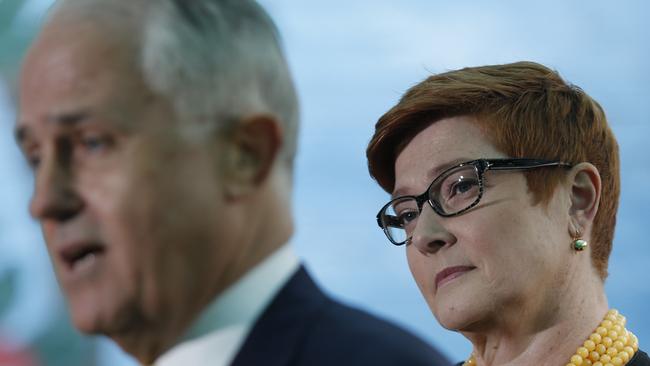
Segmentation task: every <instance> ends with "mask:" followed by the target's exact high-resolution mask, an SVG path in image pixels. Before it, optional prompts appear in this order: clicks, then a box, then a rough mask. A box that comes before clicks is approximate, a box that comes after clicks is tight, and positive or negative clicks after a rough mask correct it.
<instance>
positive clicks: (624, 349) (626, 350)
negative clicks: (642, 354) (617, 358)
mask: <svg viewBox="0 0 650 366" xmlns="http://www.w3.org/2000/svg"><path fill="white" fill-rule="evenodd" d="M623 351H625V352H626V353H627V354H628V355H629V356H630V357H632V355H633V354H634V348H632V347H631V346H625V347H623Z"/></svg>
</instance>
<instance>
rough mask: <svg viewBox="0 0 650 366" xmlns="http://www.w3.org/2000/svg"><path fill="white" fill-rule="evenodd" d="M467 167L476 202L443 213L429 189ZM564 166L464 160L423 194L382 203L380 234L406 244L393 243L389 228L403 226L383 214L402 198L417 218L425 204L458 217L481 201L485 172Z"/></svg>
mask: <svg viewBox="0 0 650 366" xmlns="http://www.w3.org/2000/svg"><path fill="white" fill-rule="evenodd" d="M467 166H473V167H474V169H475V171H476V176H477V177H478V185H479V193H478V195H477V196H476V199H475V200H474V202H472V203H471V204H469V205H468V206H467V207H465V208H463V209H460V210H458V211H455V212H445V211H444V210H443V208H442V206H441V205H440V203H439V202H437V201H436V200H434V199H433V197H432V195H431V187H433V186H434V185H436V184H437V183H438V181H439V180H440V179H444V178H446V177H447V176H448V175H449V173H450V172H451V171H453V170H457V169H461V168H465V167H467ZM556 166H558V167H565V168H571V167H572V165H571V164H568V163H564V162H561V161H557V160H541V159H476V160H471V161H467V162H464V163H460V164H458V165H455V166H452V167H450V168H448V169H445V170H444V171H443V172H442V173H440V174H439V175H438V176H437V177H436V178H435V179H434V180H433V181H432V182H431V184H429V187H428V188H427V190H426V191H424V193H422V194H420V195H417V196H410V195H407V196H399V197H395V198H393V199H392V200H390V201H389V202H388V203H387V204H385V205H384V206H383V207H382V208H381V210H379V212H378V213H377V224H378V225H379V227H380V228H381V229H382V230H383V231H384V234H386V237H387V238H388V240H390V242H391V243H393V244H395V245H403V244H405V243H408V242H409V241H410V239H411V238H410V237H408V238H407V239H406V240H404V241H401V242H397V241H395V240H394V239H393V238H392V236H391V235H390V232H389V228H390V227H394V228H397V229H402V230H404V229H403V225H402V224H401V223H400V221H399V219H398V218H397V217H396V216H393V215H389V214H387V211H388V209H389V208H390V207H391V206H392V205H393V204H394V203H395V202H397V201H403V200H405V199H413V200H415V202H416V204H417V207H418V215H419V214H420V213H421V212H422V206H423V205H424V203H425V202H428V203H429V206H431V208H432V209H433V211H434V212H435V213H437V214H438V215H440V216H442V217H452V216H458V215H462V214H463V213H465V212H467V211H468V210H470V209H472V208H473V207H474V206H476V205H478V203H479V202H480V201H481V198H482V197H483V192H484V184H483V182H484V178H483V177H484V175H485V172H487V171H488V170H527V169H535V168H544V167H556Z"/></svg>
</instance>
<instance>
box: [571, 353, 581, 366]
mask: <svg viewBox="0 0 650 366" xmlns="http://www.w3.org/2000/svg"><path fill="white" fill-rule="evenodd" d="M571 363H572V364H574V365H576V366H580V365H582V357H580V356H578V355H573V356H571Z"/></svg>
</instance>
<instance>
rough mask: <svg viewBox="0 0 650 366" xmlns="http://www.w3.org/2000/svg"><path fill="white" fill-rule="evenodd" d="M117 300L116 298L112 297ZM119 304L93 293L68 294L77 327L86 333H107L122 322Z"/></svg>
mask: <svg viewBox="0 0 650 366" xmlns="http://www.w3.org/2000/svg"><path fill="white" fill-rule="evenodd" d="M111 300H115V299H111ZM116 305H117V304H115V303H112V302H111V301H110V300H108V301H102V300H101V299H100V298H99V297H98V296H92V295H91V294H79V293H78V294H74V295H71V296H68V308H69V311H70V317H71V318H72V323H73V324H74V326H75V328H77V329H78V330H79V331H80V332H82V333H85V334H107V333H110V332H113V331H114V328H115V327H118V326H119V324H120V321H119V317H118V314H119V312H118V311H117V307H116Z"/></svg>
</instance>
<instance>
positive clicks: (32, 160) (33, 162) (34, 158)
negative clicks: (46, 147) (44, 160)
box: [27, 154, 41, 170]
mask: <svg viewBox="0 0 650 366" xmlns="http://www.w3.org/2000/svg"><path fill="white" fill-rule="evenodd" d="M27 164H28V165H29V167H30V168H32V170H35V169H36V168H38V166H39V165H40V164H41V157H40V156H39V155H36V154H32V155H28V156H27Z"/></svg>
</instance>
